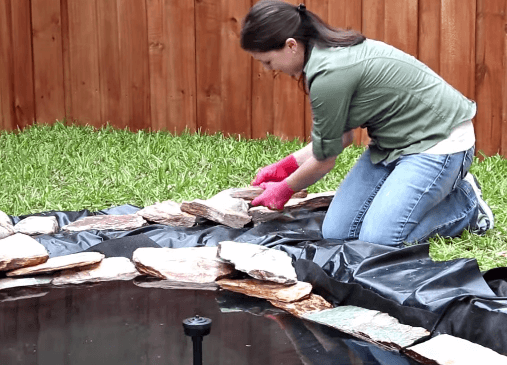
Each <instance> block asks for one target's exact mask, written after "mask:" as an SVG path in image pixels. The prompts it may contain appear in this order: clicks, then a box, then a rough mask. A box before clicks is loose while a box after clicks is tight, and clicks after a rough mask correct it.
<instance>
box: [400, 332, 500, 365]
mask: <svg viewBox="0 0 507 365" xmlns="http://www.w3.org/2000/svg"><path fill="white" fill-rule="evenodd" d="M405 354H406V355H407V356H409V357H411V358H413V359H415V360H417V361H418V362H421V363H423V364H442V365H453V364H455V365H477V364H495V365H507V357H505V356H502V355H500V354H499V353H497V352H495V351H493V350H491V349H489V348H486V347H483V346H481V345H478V344H475V343H473V342H470V341H467V340H463V339H461V338H457V337H454V336H450V335H447V334H443V335H439V336H436V337H433V338H432V339H430V340H428V341H426V342H423V343H420V344H418V345H415V346H412V347H409V348H408V349H407V350H406V351H405Z"/></svg>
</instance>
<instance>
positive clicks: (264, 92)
mask: <svg viewBox="0 0 507 365" xmlns="http://www.w3.org/2000/svg"><path fill="white" fill-rule="evenodd" d="M250 63H251V65H252V75H253V76H252V138H263V137H266V134H274V133H275V132H274V131H275V127H274V125H275V121H274V114H273V110H274V88H273V84H274V79H273V73H272V72H271V71H268V70H266V69H265V68H264V67H263V66H262V64H261V63H260V62H258V61H255V60H254V59H253V58H252V59H251V61H250Z"/></svg>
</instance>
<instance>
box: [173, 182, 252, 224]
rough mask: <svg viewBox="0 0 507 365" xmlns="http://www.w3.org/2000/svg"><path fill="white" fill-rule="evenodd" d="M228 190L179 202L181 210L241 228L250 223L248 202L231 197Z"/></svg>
mask: <svg viewBox="0 0 507 365" xmlns="http://www.w3.org/2000/svg"><path fill="white" fill-rule="evenodd" d="M229 194H230V192H229V191H228V190H224V191H222V192H220V193H219V194H217V195H215V196H214V197H212V198H211V199H208V200H201V199H195V200H193V201H190V202H183V203H181V210H182V211H183V212H186V213H188V214H192V215H195V216H197V217H204V218H206V219H209V220H211V221H213V222H217V223H220V224H223V225H226V226H228V227H232V228H242V227H244V226H245V225H246V224H248V223H250V221H251V220H252V218H251V217H250V216H249V215H248V203H247V202H246V201H244V200H243V199H236V198H232V197H231V196H230V195H229Z"/></svg>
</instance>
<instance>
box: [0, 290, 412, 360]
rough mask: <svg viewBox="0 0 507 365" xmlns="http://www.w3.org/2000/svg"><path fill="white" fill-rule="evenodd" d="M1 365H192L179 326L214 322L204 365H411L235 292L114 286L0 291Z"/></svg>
mask: <svg viewBox="0 0 507 365" xmlns="http://www.w3.org/2000/svg"><path fill="white" fill-rule="evenodd" d="M0 301H1V302H0V323H1V332H0V343H1V348H0V364H2V365H10V364H23V365H25V364H30V365H31V364H37V365H59V364H69V365H81V364H82V365H85V364H86V365H90V364H99V365H100V364H108V365H116V364H118V365H120V364H121V365H128V364H132V365H134V364H135V365H143V364H149V365H159V364H177V365H180V364H192V363H193V345H192V340H191V338H190V337H188V336H185V334H184V331H183V325H182V321H183V320H184V319H186V318H190V317H194V316H195V315H199V316H202V317H207V318H210V319H211V320H212V321H213V322H212V326H211V333H210V334H209V335H208V336H206V337H204V339H203V343H202V352H203V364H205V365H226V364H231V365H242V364H249V365H250V364H251V365H259V364H260V365H271V364H273V365H275V364H276V365H298V364H319V365H323V364H353V365H363V364H364V365H366V364H382V365H384V364H386V365H387V364H388V365H397V364H400V365H405V364H416V363H415V362H414V361H412V360H409V359H408V358H406V357H404V356H401V355H399V354H397V353H392V352H386V351H382V350H380V349H379V348H377V347H375V346H371V345H369V344H367V343H365V342H363V341H359V340H356V339H354V338H352V337H349V336H347V335H344V334H342V333H341V332H339V331H337V330H333V329H330V328H327V327H325V326H320V325H316V324H312V323H309V322H307V321H302V320H299V319H297V318H295V317H293V316H291V315H288V314H286V313H284V312H282V311H280V310H277V309H276V308H274V307H272V306H271V305H270V304H269V303H268V302H267V301H264V300H257V299H253V298H249V297H246V296H243V295H240V294H235V293H230V292H224V291H218V292H217V291H209V290H184V289H170V290H168V289H155V288H144V287H140V286H138V285H135V283H134V282H131V281H130V282H122V281H115V282H109V283H100V284H96V285H91V286H68V287H64V288H57V287H52V288H24V289H18V290H14V291H12V290H11V291H9V292H7V291H2V292H0Z"/></svg>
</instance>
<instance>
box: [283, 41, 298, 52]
mask: <svg viewBox="0 0 507 365" xmlns="http://www.w3.org/2000/svg"><path fill="white" fill-rule="evenodd" d="M285 46H286V47H287V48H288V49H289V50H290V51H291V52H293V53H296V52H297V50H298V42H297V41H296V40H295V39H294V38H287V40H286V41H285Z"/></svg>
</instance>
